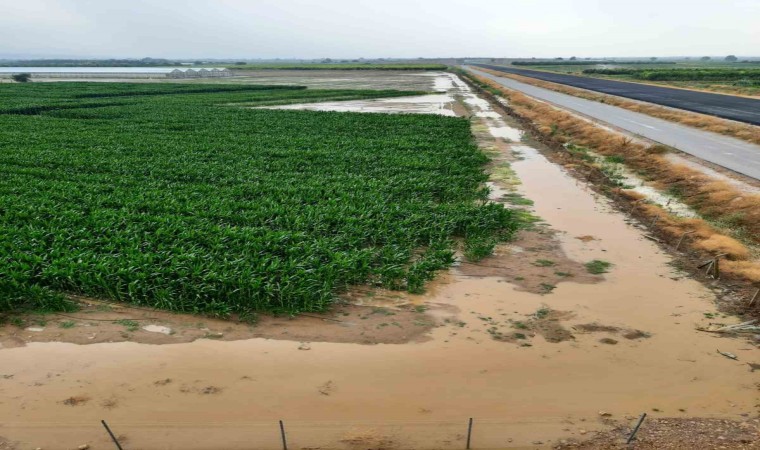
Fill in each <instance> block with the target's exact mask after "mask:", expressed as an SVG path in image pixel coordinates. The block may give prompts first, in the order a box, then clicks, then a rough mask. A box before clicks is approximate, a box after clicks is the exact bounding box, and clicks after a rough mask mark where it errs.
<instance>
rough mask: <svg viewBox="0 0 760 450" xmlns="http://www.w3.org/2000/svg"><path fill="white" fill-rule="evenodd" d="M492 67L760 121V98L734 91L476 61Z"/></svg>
mask: <svg viewBox="0 0 760 450" xmlns="http://www.w3.org/2000/svg"><path fill="white" fill-rule="evenodd" d="M474 65H475V66H478V67H485V68H488V69H491V70H498V71H501V72H507V73H513V74H515V75H523V76H526V77H531V78H537V79H539V80H544V81H551V82H554V83H560V84H566V85H568V86H574V87H579V88H583V89H588V90H590V91H597V92H603V93H605V94H612V95H619V96H620V97H627V98H632V99H635V100H641V101H645V102H649V103H656V104H658V105H665V106H670V107H673V108H679V109H685V110H687V111H695V112H698V113H702V114H709V115H711V116H718V117H723V118H726V119H731V120H738V121H739V122H746V123H751V124H753V125H760V99H753V98H746V97H737V96H734V95H723V94H711V93H708V92H698V91H689V90H686V89H672V88H667V87H661V86H653V85H649V84H641V83H627V82H625V81H615V80H604V79H600V78H591V77H579V76H575V75H564V74H559V73H550V72H541V71H538V70H527V69H513V68H512V67H504V66H494V65H490V64H474Z"/></svg>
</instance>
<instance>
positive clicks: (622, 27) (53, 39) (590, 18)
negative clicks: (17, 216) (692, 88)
mask: <svg viewBox="0 0 760 450" xmlns="http://www.w3.org/2000/svg"><path fill="white" fill-rule="evenodd" d="M759 19H760V0H635V1H634V0H471V1H459V0H213V1H212V0H0V57H55V56H65V57H145V56H151V57H156V58H159V57H164V58H202V57H209V58H212V57H213V58H277V57H279V58H321V57H332V58H358V57H365V58H378V57H419V56H424V57H443V56H495V57H502V56H506V57H531V56H536V57H554V56H564V57H569V56H578V57H588V56H680V55H726V54H729V53H733V54H736V55H740V56H754V55H757V54H759V53H760V22H759Z"/></svg>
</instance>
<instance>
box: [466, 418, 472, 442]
mask: <svg viewBox="0 0 760 450" xmlns="http://www.w3.org/2000/svg"><path fill="white" fill-rule="evenodd" d="M471 438H472V417H470V422H469V423H468V424H467V450H470V439H471Z"/></svg>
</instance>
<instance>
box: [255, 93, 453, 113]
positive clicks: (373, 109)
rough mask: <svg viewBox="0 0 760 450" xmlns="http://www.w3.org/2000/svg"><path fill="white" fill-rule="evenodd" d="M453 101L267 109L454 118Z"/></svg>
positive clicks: (427, 98) (425, 98) (441, 97)
mask: <svg viewBox="0 0 760 450" xmlns="http://www.w3.org/2000/svg"><path fill="white" fill-rule="evenodd" d="M453 102H454V99H453V98H452V97H451V96H449V95H445V94H436V95H422V96H414V97H396V98H389V99H371V100H349V101H340V102H321V103H298V104H292V105H280V106H267V107H264V108H267V109H297V110H307V111H340V112H362V113H414V114H440V115H443V116H455V115H456V113H455V112H454V111H453V110H452V109H451V108H452V106H451V105H452V104H453Z"/></svg>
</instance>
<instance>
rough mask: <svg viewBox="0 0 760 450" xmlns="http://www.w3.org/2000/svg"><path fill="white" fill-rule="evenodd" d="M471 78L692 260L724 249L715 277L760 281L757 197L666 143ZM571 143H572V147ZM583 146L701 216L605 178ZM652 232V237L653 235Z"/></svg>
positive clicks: (556, 156)
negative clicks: (678, 211)
mask: <svg viewBox="0 0 760 450" xmlns="http://www.w3.org/2000/svg"><path fill="white" fill-rule="evenodd" d="M463 75H464V76H465V77H466V78H467V79H468V80H469V81H470V82H471V83H473V84H475V85H476V86H478V87H480V88H481V89H482V90H485V91H486V92H488V93H490V94H492V95H494V96H495V97H494V100H495V101H499V99H498V98H496V97H502V98H504V99H505V100H506V101H507V103H506V105H505V104H504V103H503V102H502V105H503V106H504V107H505V109H507V110H508V112H510V113H511V114H512V115H514V116H516V117H518V118H519V119H520V120H521V121H522V122H523V123H524V124H525V125H526V127H528V128H529V129H530V130H531V131H533V132H534V133H535V135H536V136H537V137H539V138H540V139H541V140H542V141H543V142H544V143H546V144H548V145H549V147H550V148H553V149H554V150H556V151H555V152H554V154H553V155H551V156H552V157H553V158H554V159H555V160H557V161H558V162H561V163H563V164H565V165H570V166H573V167H575V168H577V169H579V170H578V172H580V173H582V175H583V176H586V177H587V178H588V179H590V180H592V181H594V182H595V184H597V185H598V186H599V187H600V188H601V190H603V191H606V192H607V193H608V194H610V195H613V196H615V197H616V198H617V199H618V200H620V201H621V202H623V203H624V204H625V207H627V208H629V210H630V211H631V213H632V214H636V215H640V216H643V217H645V219H646V222H648V223H649V224H650V228H651V229H652V230H653V232H656V234H657V235H658V236H657V237H655V238H656V239H658V240H661V241H666V242H669V243H671V242H672V243H674V245H675V243H676V242H678V241H679V240H682V241H683V242H682V245H681V246H680V249H684V248H686V247H688V248H689V249H690V252H691V253H692V254H691V259H692V261H693V262H694V264H695V268H696V266H697V265H698V263H697V262H703V261H705V260H708V259H713V258H715V257H717V256H718V255H722V258H725V259H724V260H721V262H720V263H719V266H720V272H719V274H717V275H716V274H712V276H717V277H722V278H724V279H731V280H733V281H743V282H744V284H745V286H746V288H745V289H746V292H748V293H751V292H753V291H754V289H753V288H752V287H751V285H749V284H748V283H758V282H760V263H759V262H758V255H757V246H758V244H760V195H756V194H755V195H751V194H746V193H743V192H740V191H739V190H737V189H736V188H735V187H733V186H730V185H729V184H727V183H724V182H719V181H715V180H714V179H712V178H710V177H708V176H707V175H705V174H704V173H702V172H700V171H698V170H695V169H692V168H689V167H686V166H682V165H678V164H674V163H672V162H671V161H669V160H668V159H667V158H666V157H665V155H664V153H666V152H667V151H668V149H667V148H666V147H663V146H659V145H647V144H644V143H639V142H635V141H633V140H632V139H630V138H627V137H625V136H621V135H620V134H618V133H616V132H614V131H612V130H609V129H603V128H602V127H599V126H597V125H596V124H594V123H592V122H589V121H588V120H585V119H583V118H580V117H578V116H576V115H574V114H572V113H569V112H566V111H564V110H561V109H558V108H556V107H554V106H552V105H550V104H547V103H544V102H541V101H537V100H535V99H533V98H531V97H529V96H526V95H523V94H521V93H519V92H516V91H513V90H509V89H506V88H504V87H503V86H500V85H499V84H497V83H495V82H493V81H492V80H489V79H487V78H485V77H480V76H477V75H473V74H471V73H464V74H463ZM568 144H570V146H572V147H569V146H568ZM578 146H580V147H585V148H588V149H591V150H592V151H593V152H595V153H598V154H601V155H603V156H607V157H614V158H616V159H617V160H619V161H622V162H623V163H624V164H625V166H627V167H628V168H630V169H631V170H632V171H633V172H635V173H637V174H638V175H639V176H640V177H642V178H644V179H646V180H647V181H649V183H650V184H651V185H652V186H654V187H656V188H657V189H659V190H660V191H662V192H666V193H668V194H670V195H671V196H673V197H675V198H677V199H678V200H680V201H682V202H683V203H685V204H687V205H689V206H690V207H691V208H693V209H694V211H695V212H697V213H698V214H699V215H700V216H701V218H679V217H675V216H673V215H671V214H670V213H668V211H666V210H665V209H663V208H661V207H659V206H656V205H651V204H647V203H646V202H644V201H642V200H641V197H640V195H638V194H636V193H635V192H633V191H631V190H628V189H624V188H623V187H621V186H619V185H618V184H616V183H615V182H613V181H612V180H609V179H607V177H606V176H605V174H604V173H603V171H602V170H600V167H598V165H597V164H596V163H595V161H594V160H590V159H588V158H584V157H583V152H573V151H570V150H569V148H576V147H578ZM653 237H654V236H653Z"/></svg>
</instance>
